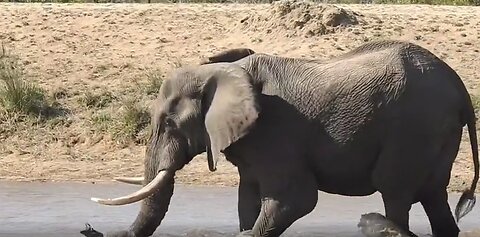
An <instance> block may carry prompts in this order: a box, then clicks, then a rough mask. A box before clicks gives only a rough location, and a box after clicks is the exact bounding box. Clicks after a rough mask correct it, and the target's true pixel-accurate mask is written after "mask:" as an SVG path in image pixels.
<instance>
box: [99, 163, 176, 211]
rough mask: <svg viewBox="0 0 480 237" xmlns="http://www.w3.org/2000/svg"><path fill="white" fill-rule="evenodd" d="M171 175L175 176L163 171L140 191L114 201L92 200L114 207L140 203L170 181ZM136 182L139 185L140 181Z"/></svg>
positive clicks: (170, 172)
mask: <svg viewBox="0 0 480 237" xmlns="http://www.w3.org/2000/svg"><path fill="white" fill-rule="evenodd" d="M171 175H173V172H172V171H168V170H161V171H160V172H158V173H157V176H156V177H155V178H154V179H153V180H152V181H150V182H149V183H148V184H147V185H145V186H143V187H142V188H141V189H140V190H138V191H136V192H134V193H131V194H128V195H125V196H122V197H117V198H113V199H110V198H109V199H102V198H95V197H92V198H91V200H92V201H94V202H97V203H100V204H103V205H112V206H116V205H126V204H131V203H134V202H138V201H141V200H143V199H145V198H147V197H148V196H150V195H152V194H153V193H155V192H156V191H157V190H158V189H159V188H161V187H162V186H163V185H165V182H166V181H167V180H169V176H171ZM136 181H137V183H138V180H136ZM142 181H143V180H142Z"/></svg>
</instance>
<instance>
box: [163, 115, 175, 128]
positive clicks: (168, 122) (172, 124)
mask: <svg viewBox="0 0 480 237" xmlns="http://www.w3.org/2000/svg"><path fill="white" fill-rule="evenodd" d="M165 125H166V126H167V127H169V128H172V127H175V121H173V119H172V118H169V117H166V118H165Z"/></svg>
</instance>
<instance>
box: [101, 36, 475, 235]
mask: <svg viewBox="0 0 480 237" xmlns="http://www.w3.org/2000/svg"><path fill="white" fill-rule="evenodd" d="M222 54H225V53H222ZM212 58H214V57H212ZM475 120H476V118H475V114H474V110H473V107H472V102H471V99H470V96H469V94H468V93H467V90H466V88H465V86H464V84H463V82H462V81H461V79H460V77H459V76H458V75H457V73H456V72H455V71H454V70H453V69H452V68H450V67H449V66H448V65H447V64H446V63H445V62H443V61H442V60H440V59H439V58H437V57H436V56H434V55H433V54H432V53H430V52H429V51H427V50H426V49H424V48H422V47H420V46H418V45H415V44H412V43H408V42H402V41H378V42H370V43H366V44H364V45H362V46H360V47H358V48H356V49H354V50H352V51H350V52H347V53H345V54H343V55H340V56H338V57H336V58H333V59H329V60H324V61H321V60H309V59H297V58H287V57H279V56H271V55H267V54H262V53H254V54H250V55H248V56H246V57H243V58H241V57H240V59H239V60H237V61H234V62H222V61H210V62H208V63H206V64H203V65H193V66H187V67H183V68H180V69H177V70H176V71H175V72H173V73H172V75H170V76H169V78H168V79H167V80H165V81H164V83H163V85H162V87H161V89H160V91H159V94H158V97H157V100H156V102H155V105H154V107H153V115H152V129H153V130H152V133H151V134H152V135H151V137H150V139H149V143H148V145H147V149H146V158H145V172H144V177H145V180H144V181H143V182H142V184H143V185H144V186H143V187H142V188H141V189H140V190H138V191H137V192H134V193H132V194H129V195H126V196H123V197H119V198H115V199H99V198H92V200H93V201H96V202H98V203H101V204H105V205H124V204H129V203H133V202H138V201H142V205H141V210H140V212H139V214H138V216H137V218H136V220H135V221H134V223H133V224H132V225H131V227H130V228H129V229H127V230H124V231H119V232H114V233H109V236H130V237H145V236H150V235H152V233H153V232H154V231H155V230H156V228H157V227H158V226H159V225H160V223H161V221H162V219H163V218H164V216H165V213H166V212H167V210H168V206H169V203H170V199H171V196H172V195H173V191H174V175H175V172H176V171H177V170H180V169H182V167H183V166H184V165H185V164H187V163H189V162H190V161H191V160H192V158H193V157H194V156H196V155H197V154H200V153H203V152H205V151H206V153H207V157H208V166H209V168H210V170H211V171H215V170H216V166H217V161H218V160H219V157H221V156H220V155H221V153H223V154H224V155H225V157H226V159H227V160H228V161H230V162H231V163H233V164H234V165H235V166H236V167H238V172H239V175H240V184H239V189H238V215H239V222H240V226H239V227H240V233H239V236H263V237H272V236H279V235H281V234H282V233H283V232H284V231H285V230H286V229H287V228H288V227H289V226H290V225H291V224H292V223H294V222H295V221H296V220H298V219H299V218H301V217H303V216H305V215H307V214H308V213H310V212H311V211H312V210H313V209H314V207H315V205H316V203H317V198H318V190H320V191H323V192H328V193H333V194H339V195H346V196H366V195H371V194H373V193H374V192H376V191H378V192H379V193H381V195H382V198H383V202H384V207H385V212H386V217H387V218H388V219H389V220H391V221H392V222H393V223H395V224H396V225H397V226H399V227H401V228H403V229H404V230H406V231H409V210H410V208H411V206H412V204H414V203H417V202H420V203H421V204H422V205H423V207H424V209H425V211H426V213H427V215H428V218H429V220H430V223H431V228H432V232H433V234H434V235H435V236H436V237H454V236H458V233H459V228H458V227H457V224H456V220H455V218H454V217H453V215H452V213H451V211H450V207H449V204H448V203H447V191H446V187H447V185H448V183H449V178H450V171H451V169H452V163H453V161H454V159H455V158H456V155H457V152H458V149H459V144H460V140H461V136H462V128H463V126H465V124H466V125H467V126H468V132H469V135H470V143H471V146H472V147H471V148H472V152H473V160H474V169H475V177H474V179H473V182H472V184H471V187H469V188H468V189H467V190H466V191H465V192H464V193H463V195H462V197H461V199H460V200H459V202H458V204H457V208H456V213H455V214H456V217H457V220H458V219H460V218H461V217H462V216H464V215H465V214H467V213H468V212H469V211H470V210H471V209H472V208H473V205H474V203H475V195H474V192H475V188H476V185H477V182H478V175H479V164H478V146H477V135H476V128H475ZM124 181H125V179H124ZM133 181H135V179H133ZM136 182H137V183H138V179H137V180H136ZM132 183H135V182H132ZM409 232H410V231H409ZM410 233H411V232H410ZM412 234H413V233H412Z"/></svg>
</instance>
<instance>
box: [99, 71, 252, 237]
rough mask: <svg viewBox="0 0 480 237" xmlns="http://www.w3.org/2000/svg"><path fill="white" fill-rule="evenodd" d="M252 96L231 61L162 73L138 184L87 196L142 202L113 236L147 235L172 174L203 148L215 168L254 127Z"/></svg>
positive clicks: (162, 207)
mask: <svg viewBox="0 0 480 237" xmlns="http://www.w3.org/2000/svg"><path fill="white" fill-rule="evenodd" d="M257 98H258V93H257V92H256V91H255V90H254V88H253V86H252V78H251V76H250V75H249V74H248V73H247V72H246V71H245V70H244V69H243V68H242V67H240V66H238V65H235V64H232V63H213V64H205V65H199V66H191V67H185V68H181V69H178V70H177V71H175V72H174V73H173V74H172V75H171V76H170V77H168V79H166V80H165V81H164V83H163V84H162V86H161V88H160V91H159V94H158V97H157V99H156V101H155V103H154V106H153V113H152V126H151V127H152V129H153V130H152V132H151V137H150V138H149V142H148V145H147V149H146V158H145V171H144V177H145V180H143V181H142V183H143V184H144V186H143V187H142V188H141V189H140V190H138V191H136V192H134V193H132V194H129V195H126V196H123V197H119V198H115V199H98V198H92V200H93V201H96V202H98V203H101V204H105V205H125V204H130V203H134V202H137V201H142V208H141V210H140V213H139V214H138V216H137V219H136V221H135V223H133V225H132V226H131V228H130V230H128V231H124V232H122V233H121V234H118V235H117V236H136V237H140V236H149V235H151V234H152V233H153V232H154V231H155V229H156V228H157V226H158V225H159V224H160V222H161V220H162V219H163V217H164V215H165V213H166V212H167V210H168V205H169V203H170V198H171V196H172V194H173V184H174V174H175V172H176V171H177V170H179V169H181V168H183V166H184V165H185V164H187V163H188V162H190V161H191V160H192V158H193V157H194V156H196V155H197V154H200V153H202V152H204V151H206V152H207V157H208V167H209V169H210V170H211V171H215V170H216V165H217V161H218V159H219V157H220V154H221V152H222V150H223V149H225V148H227V147H228V146H229V145H230V144H232V143H234V142H236V141H237V140H238V139H240V138H241V137H242V136H244V135H246V134H247V133H248V131H249V129H250V128H251V127H252V126H253V125H254V123H255V121H256V119H257V117H258V115H259V107H258V105H257V100H258V99H257ZM135 182H136V183H138V182H139V180H136V181H132V183H135Z"/></svg>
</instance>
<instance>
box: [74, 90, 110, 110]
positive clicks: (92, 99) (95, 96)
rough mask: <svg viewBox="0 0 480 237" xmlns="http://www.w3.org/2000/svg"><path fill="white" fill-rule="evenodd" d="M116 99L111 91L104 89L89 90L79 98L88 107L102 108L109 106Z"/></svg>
mask: <svg viewBox="0 0 480 237" xmlns="http://www.w3.org/2000/svg"><path fill="white" fill-rule="evenodd" d="M115 99H116V97H115V96H114V95H113V94H112V93H111V92H110V91H102V92H100V93H92V92H90V91H87V92H86V93H85V94H84V96H83V97H81V98H80V99H79V102H80V104H82V105H83V106H84V107H86V108H89V109H92V108H97V109H100V108H105V107H107V106H108V105H109V104H110V103H112V102H113V101H114V100H115Z"/></svg>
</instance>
